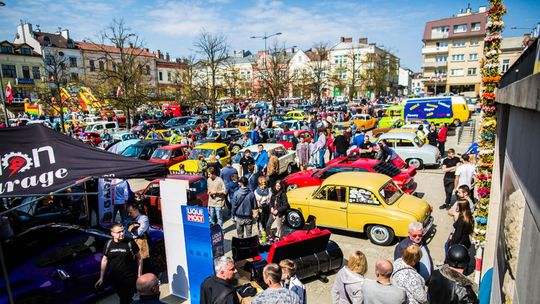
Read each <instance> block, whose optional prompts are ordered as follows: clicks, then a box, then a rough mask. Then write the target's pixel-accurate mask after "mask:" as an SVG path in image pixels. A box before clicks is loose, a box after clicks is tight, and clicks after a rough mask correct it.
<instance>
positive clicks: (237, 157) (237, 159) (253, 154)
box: [232, 151, 259, 164]
mask: <svg viewBox="0 0 540 304" xmlns="http://www.w3.org/2000/svg"><path fill="white" fill-rule="evenodd" d="M257 154H259V151H251V157H253V158H254V159H255V158H257ZM243 155H244V151H240V152H238V153H236V155H235V156H234V157H233V158H232V161H233V163H235V164H238V163H239V162H240V159H242V156H243Z"/></svg>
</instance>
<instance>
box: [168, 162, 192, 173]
mask: <svg viewBox="0 0 540 304" xmlns="http://www.w3.org/2000/svg"><path fill="white" fill-rule="evenodd" d="M180 165H184V170H186V172H194V173H196V172H197V171H198V170H199V164H198V161H197V160H194V159H188V160H185V161H183V162H179V163H178V164H174V165H172V166H170V167H169V171H171V172H172V171H180Z"/></svg>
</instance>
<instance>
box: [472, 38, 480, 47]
mask: <svg viewBox="0 0 540 304" xmlns="http://www.w3.org/2000/svg"><path fill="white" fill-rule="evenodd" d="M479 45H480V42H479V41H478V40H476V39H475V40H471V44H470V46H479Z"/></svg>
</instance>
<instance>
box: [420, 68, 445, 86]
mask: <svg viewBox="0 0 540 304" xmlns="http://www.w3.org/2000/svg"><path fill="white" fill-rule="evenodd" d="M439 75H440V76H446V70H435V76H439ZM418 85H420V84H418Z"/></svg>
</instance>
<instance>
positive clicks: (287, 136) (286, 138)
mask: <svg viewBox="0 0 540 304" xmlns="http://www.w3.org/2000/svg"><path fill="white" fill-rule="evenodd" d="M292 138H293V135H292V134H283V135H281V138H280V139H279V140H280V141H292Z"/></svg>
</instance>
